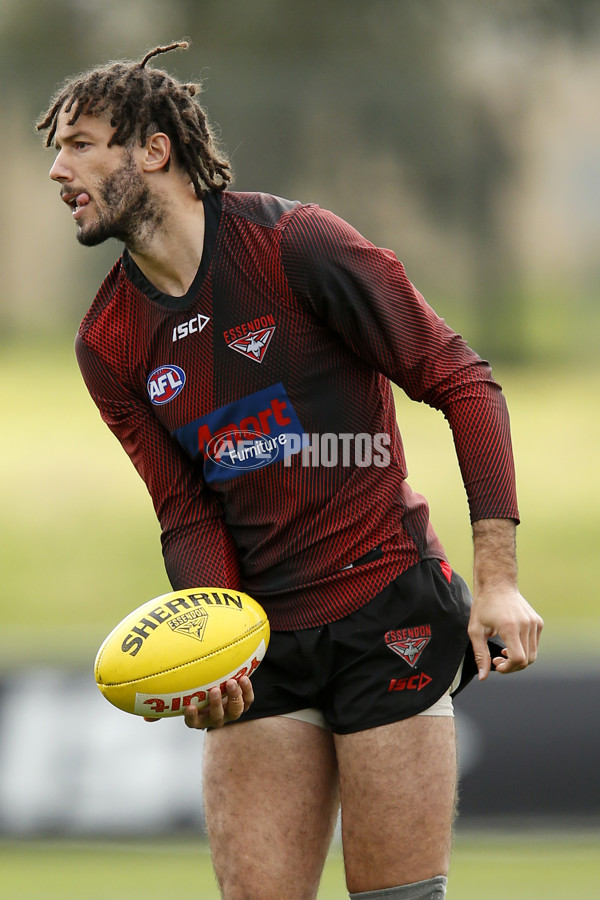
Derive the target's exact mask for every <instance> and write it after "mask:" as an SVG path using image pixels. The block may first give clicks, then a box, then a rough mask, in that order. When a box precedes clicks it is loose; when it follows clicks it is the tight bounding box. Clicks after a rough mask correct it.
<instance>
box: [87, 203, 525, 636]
mask: <svg viewBox="0 0 600 900" xmlns="http://www.w3.org/2000/svg"><path fill="white" fill-rule="evenodd" d="M203 202H204V207H205V213H206V231H205V239H204V250H203V256H202V261H201V264H200V267H199V270H198V273H197V275H196V277H195V279H194V282H193V284H192V285H191V287H190V289H189V291H188V292H187V294H186V295H185V296H183V297H170V296H167V295H165V294H162V293H161V292H160V291H158V290H157V289H156V288H155V287H153V286H152V285H151V284H150V283H149V282H148V281H147V279H146V278H145V276H144V275H143V274H142V272H141V271H140V270H139V269H138V267H137V266H136V265H135V263H134V262H133V260H132V258H131V257H130V255H129V254H128V252H127V251H125V252H124V254H123V256H122V257H121V259H119V260H118V261H117V263H116V264H115V266H114V267H113V269H112V271H111V272H110V274H109V275H108V276H107V278H106V279H105V281H104V282H103V284H102V286H101V287H100V290H99V291H98V294H97V296H96V298H95V300H94V303H93V304H92V306H91V308H90V310H89V311H88V313H87V315H86V316H85V318H84V320H83V322H82V324H81V327H80V330H79V333H78V335H77V341H76V350H77V357H78V361H79V364H80V367H81V371H82V373H83V377H84V379H85V381H86V384H87V386H88V389H89V391H90V393H91V395H92V397H93V399H94V401H95V402H96V404H97V406H98V408H99V409H100V413H101V415H102V418H103V420H104V421H105V422H106V424H107V425H108V426H109V427H110V428H111V430H112V431H113V432H114V434H115V435H116V436H117V438H118V439H119V441H120V442H121V444H122V445H123V447H124V449H125V450H126V452H127V453H128V454H129V456H130V458H131V460H132V461H133V463H134V465H135V467H136V468H137V470H138V472H139V474H140V475H141V477H142V478H143V479H144V481H145V483H146V485H147V487H148V490H149V491H150V494H151V496H152V499H153V502H154V507H155V509H156V514H157V516H158V519H159V521H160V524H161V528H162V545H163V553H164V558H165V565H166V568H167V572H168V575H169V578H170V580H171V583H172V585H173V588H174V589H176V590H177V589H180V588H189V587H196V586H222V587H229V588H238V589H241V590H244V591H246V592H247V593H249V594H250V595H251V596H254V597H255V598H256V599H257V600H258V601H259V602H260V603H262V604H263V606H264V607H265V609H266V611H267V613H268V615H269V618H270V621H271V626H272V627H273V628H274V629H279V630H289V629H299V628H307V627H312V626H314V625H319V624H324V623H326V622H330V621H333V620H335V619H338V618H341V617H342V616H344V615H346V614H347V613H349V612H351V611H353V610H355V609H357V608H358V607H360V606H362V605H363V604H364V603H366V602H367V601H368V600H370V599H371V598H372V597H374V596H375V595H376V594H377V593H379V592H380V591H381V590H382V589H383V588H384V587H385V586H386V585H387V584H388V583H389V582H390V581H392V580H393V579H394V578H395V577H396V575H397V574H399V573H400V572H401V571H403V570H404V569H406V568H408V567H409V566H411V565H413V564H415V563H416V562H418V561H419V560H421V559H424V558H427V557H434V558H436V557H437V558H440V559H441V558H443V557H444V551H443V549H442V547H441V545H440V543H439V541H438V539H437V537H436V535H435V533H434V531H433V529H432V527H431V525H430V523H429V510H428V506H427V503H426V501H425V499H424V498H423V497H422V496H420V495H419V494H416V493H414V492H413V491H412V490H411V488H410V487H409V485H408V484H407V482H406V464H405V458H404V451H403V447H402V441H401V437H400V433H399V431H398V427H397V424H396V414H395V409H394V403H393V397H392V390H391V386H390V380H391V381H394V382H395V383H396V384H397V385H399V386H400V387H401V388H403V390H404V391H405V392H406V393H407V394H408V396H409V397H411V398H412V399H414V400H417V401H424V402H425V403H428V404H430V405H431V406H434V407H436V408H438V409H440V410H441V411H442V412H443V413H444V415H445V416H446V417H447V419H448V421H449V423H450V427H451V429H452V432H453V436H454V441H455V445H456V450H457V455H458V460H459V464H460V468H461V472H462V477H463V480H464V484H465V488H466V492H467V497H468V501H469V506H470V513H471V519H472V520H476V519H482V518H496V517H498V518H514V519H518V510H517V505H516V494H515V479H514V470H513V460H512V450H511V442H510V432H509V422H508V415H507V411H506V405H505V402H504V398H503V396H502V394H501V391H500V388H499V386H498V385H497V384H496V383H495V382H494V380H493V379H492V376H491V372H490V368H489V366H488V364H487V363H486V362H484V361H482V360H481V359H480V358H479V357H478V356H477V354H475V353H474V352H473V351H472V350H471V349H470V348H469V347H468V346H467V344H466V343H465V341H464V340H463V339H462V338H461V337H460V336H459V335H457V334H455V333H454V332H453V331H452V330H451V329H450V328H448V326H447V325H446V324H445V322H444V321H443V320H442V319H440V318H439V317H438V316H437V315H436V314H435V313H434V312H433V310H432V309H431V308H430V307H429V306H428V305H427V304H426V302H425V301H424V299H423V297H422V296H421V295H420V294H419V293H418V291H417V290H416V289H415V288H414V287H413V285H412V284H411V283H410V281H409V280H408V278H407V277H406V274H405V271H404V268H403V266H402V264H401V263H400V262H399V261H398V260H397V258H396V257H395V256H394V254H393V253H392V252H391V251H389V250H382V249H378V248H376V247H375V246H373V245H372V244H371V243H369V242H368V241H367V240H365V238H363V237H362V236H361V235H360V234H359V233H358V232H357V231H355V230H354V229H353V228H352V227H351V226H350V225H348V224H347V223H346V222H344V221H342V220H341V219H339V218H338V217H337V216H335V215H333V214H332V213H330V212H327V211H325V210H323V209H320V208H319V207H318V206H316V205H313V204H308V205H302V204H300V203H295V202H289V201H286V200H281V199H280V198H277V197H273V196H270V195H267V194H258V193H236V192H225V193H222V194H211V195H208V196H207V197H205V199H204V201H203ZM369 462H370V463H371V464H369ZM336 463H337V464H336ZM355 563H357V564H356V565H354V564H355Z"/></svg>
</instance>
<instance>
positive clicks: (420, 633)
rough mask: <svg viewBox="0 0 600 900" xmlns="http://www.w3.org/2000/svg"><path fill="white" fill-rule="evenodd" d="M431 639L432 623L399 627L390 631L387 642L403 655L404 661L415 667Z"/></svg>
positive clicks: (399, 654) (386, 638)
mask: <svg viewBox="0 0 600 900" xmlns="http://www.w3.org/2000/svg"><path fill="white" fill-rule="evenodd" d="M430 640H431V625H414V626H413V627H412V628H399V629H397V630H395V631H388V632H387V633H386V635H385V642H386V644H387V645H388V647H389V648H390V650H393V651H394V653H397V654H398V656H401V657H402V659H403V660H404V662H407V663H408V665H409V666H410V667H411V668H412V669H414V667H415V666H416V664H417V662H418V661H419V658H420V656H421V654H422V653H423V650H424V649H425V647H426V646H427V644H428V643H429V641H430Z"/></svg>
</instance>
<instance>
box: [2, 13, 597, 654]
mask: <svg viewBox="0 0 600 900" xmlns="http://www.w3.org/2000/svg"><path fill="white" fill-rule="evenodd" d="M182 37H189V38H190V39H191V41H192V46H191V49H190V51H189V52H187V53H179V54H171V55H169V56H166V57H163V58H162V59H161V60H160V63H161V65H164V66H165V68H167V69H169V70H170V71H172V72H174V73H175V74H177V75H178V76H180V77H181V78H184V79H186V80H201V81H202V83H203V86H204V103H205V105H206V107H207V109H208V112H209V115H210V118H211V119H212V121H213V122H214V123H216V124H217V125H218V128H219V132H220V134H221V139H222V142H223V143H224V145H225V147H226V148H227V149H228V151H229V153H230V155H231V157H232V160H233V165H234V170H235V172H236V183H235V188H237V189H239V190H263V191H267V192H272V193H275V194H279V195H281V196H284V197H290V198H293V199H299V200H304V201H316V202H318V203H320V204H321V205H322V206H324V207H328V208H330V209H333V210H334V211H335V212H336V213H338V214H339V215H341V216H342V217H344V218H346V219H347V220H349V221H350V222H351V223H352V224H353V225H355V226H356V227H357V228H358V229H359V230H360V231H361V232H363V234H365V235H366V236H367V237H368V238H370V239H371V240H372V241H373V242H375V243H376V244H379V245H382V246H386V247H390V248H391V249H392V250H394V251H395V252H396V253H397V255H398V256H399V257H400V258H401V259H402V260H403V262H404V263H405V265H406V267H407V271H408V273H409V276H410V277H411V278H412V280H413V281H414V282H415V284H416V285H417V286H418V287H419V289H420V290H421V291H422V292H423V293H424V294H425V296H426V297H427V299H428V300H429V301H430V303H431V304H432V305H433V306H434V307H435V308H436V309H437V310H438V311H439V312H440V313H441V314H442V315H443V316H444V317H445V318H446V319H447V320H448V321H449V323H450V324H451V325H452V327H454V328H455V329H456V330H458V331H460V332H462V333H463V334H464V335H465V336H466V337H467V339H468V340H469V342H470V343H471V345H472V346H473V347H474V348H475V349H476V350H478V351H479V352H480V353H481V354H482V355H483V356H486V357H488V358H490V359H491V360H492V362H493V364H494V367H495V373H496V375H497V376H498V377H499V380H500V381H501V383H502V384H503V386H504V387H505V388H506V389H507V395H508V399H509V405H510V408H511V415H512V419H513V434H514V436H515V449H516V456H517V469H518V473H519V493H520V500H521V511H522V516H523V526H522V527H521V529H520V530H519V542H520V549H521V576H522V584H523V587H524V590H525V593H526V595H527V596H529V598H530V599H531V601H532V603H533V605H534V606H536V607H537V608H539V609H540V612H541V613H542V615H544V616H545V617H546V618H548V619H549V620H550V623H551V624H549V625H547V630H546V634H548V638H550V636H551V634H552V633H554V635H555V643H554V646H555V647H556V648H558V649H557V653H559V654H563V646H564V640H565V635H566V633H567V629H568V628H570V629H571V632H570V633H571V634H572V636H574V641H575V643H574V646H578V647H580V645H581V641H582V639H583V637H582V636H583V635H585V636H586V639H587V642H588V647H589V648H591V649H592V650H593V652H594V653H595V654H596V655H597V636H600V605H599V604H597V602H596V601H597V596H598V591H597V579H596V575H595V572H596V566H597V558H598V543H599V542H600V523H599V520H598V515H597V508H598V504H599V503H600V479H599V476H598V469H599V467H598V443H599V442H600V432H599V424H598V411H597V394H598V387H599V382H600V367H599V366H598V361H599V354H598V333H599V326H600V303H599V302H598V300H599V299H600V259H599V254H598V237H599V236H600V116H599V103H598V100H599V96H598V95H599V88H598V86H599V84H600V52H599V50H600V0H497V2H494V3H481V2H478V0H327V2H325V0H323V2H318V0H288V2H281V0H279V2H277V0H252V2H249V0H229V2H228V3H223V2H219V3H217V2H216V0H168V2H166V0H52V2H44V0H0V79H1V83H2V90H1V92H0V104H1V106H2V122H3V157H2V160H3V178H2V180H1V182H0V205H1V209H2V219H1V225H0V227H1V229H2V232H1V240H0V266H1V271H2V298H1V303H0V350H1V353H0V377H2V378H3V379H4V392H3V403H4V406H3V411H4V413H5V421H6V422H10V428H6V430H5V433H4V438H5V440H4V441H3V442H2V444H0V451H1V454H0V470H1V471H2V474H3V479H2V485H1V488H0V490H1V493H2V497H3V506H2V508H0V532H1V539H0V566H1V567H2V570H3V572H4V575H5V578H4V584H3V593H4V595H5V597H6V598H8V597H10V596H13V595H17V596H22V595H23V594H24V593H26V594H27V596H28V597H29V598H33V599H31V603H34V604H37V605H35V606H34V609H35V613H36V615H35V624H36V627H35V629H33V630H32V629H31V628H30V627H29V625H28V622H26V621H25V619H26V617H27V616H29V618H31V615H32V613H31V607H30V608H29V611H28V612H27V613H25V612H21V611H20V610H19V607H18V606H17V605H15V604H11V603H8V602H6V603H5V604H4V605H5V606H6V609H7V611H9V613H8V616H9V620H8V624H12V625H14V626H15V628H16V629H17V631H10V630H9V629H8V630H6V629H5V637H4V638H2V636H1V635H0V663H1V661H2V659H6V660H9V659H16V658H18V659H23V658H25V656H29V657H32V658H37V657H38V655H39V653H43V652H44V650H45V648H48V647H54V648H55V649H56V644H55V643H53V641H52V639H50V638H48V639H47V638H46V637H45V634H50V631H47V632H44V629H45V628H48V629H50V630H51V629H52V628H55V629H56V628H58V627H59V626H60V623H61V622H62V621H67V620H68V621H69V622H71V623H73V622H75V623H79V625H81V627H82V628H87V629H88V632H87V637H86V641H85V645H84V644H83V643H82V641H80V640H79V638H77V639H73V640H71V638H70V637H69V638H68V639H67V638H65V642H66V643H68V644H69V650H68V652H69V653H72V652H74V650H73V648H78V653H79V656H80V658H83V659H85V660H86V664H88V663H89V656H90V653H91V652H92V650H93V648H94V646H97V644H98V642H99V640H100V639H101V638H102V637H103V632H104V629H105V628H106V627H108V626H110V627H112V625H113V624H114V622H115V621H117V620H118V618H120V617H121V616H122V615H124V614H125V612H127V611H128V610H129V609H130V608H133V607H134V606H137V605H139V604H140V603H141V602H143V601H144V600H146V599H148V597H150V596H156V595H157V594H158V593H160V592H161V591H162V590H167V589H168V587H167V584H166V579H165V575H164V571H163V568H162V561H161V558H160V552H159V550H158V535H157V533H156V524H155V522H154V517H153V515H152V512H151V507H150V503H149V499H148V497H147V495H146V493H145V490H144V488H143V485H142V484H141V482H139V483H138V481H139V480H136V479H135V477H134V476H133V475H132V473H131V471H130V465H129V462H128V461H127V460H126V458H125V455H124V454H123V453H122V451H121V450H120V449H119V448H118V446H117V445H116V442H114V440H113V438H112V437H111V436H110V435H109V434H108V432H107V430H106V429H104V428H103V427H102V426H101V425H100V423H99V422H98V420H97V414H96V410H95V409H94V408H93V405H92V403H91V401H90V400H89V397H88V396H87V394H86V393H85V390H84V388H83V386H82V384H81V380H80V378H79V376H78V373H77V371H76V364H75V362H74V359H73V354H72V349H71V346H69V345H70V344H71V342H72V338H73V335H74V333H75V330H76V328H77V325H78V323H79V321H80V319H81V317H82V316H83V314H84V313H85V311H86V309H87V308H88V306H89V304H90V302H91V300H92V298H93V296H94V293H95V291H96V289H97V286H98V284H99V283H100V281H101V279H102V278H103V276H104V275H105V273H106V272H107V270H108V269H109V268H110V266H111V265H112V263H113V261H114V260H115V258H116V257H117V256H118V255H119V253H120V247H119V246H118V245H117V244H116V243H114V242H109V243H108V244H106V245H104V246H102V247H101V248H96V249H94V250H89V249H88V248H83V247H80V246H79V245H78V244H77V242H76V240H75V238H74V226H73V223H72V221H71V217H70V215H69V213H68V211H67V210H66V208H65V207H64V206H63V204H62V203H60V202H59V199H58V189H57V186H56V185H54V184H52V183H51V182H50V181H49V180H48V177H47V173H48V169H49V168H50V165H51V161H52V159H53V152H52V151H49V150H44V148H43V147H42V142H41V140H40V138H39V135H37V134H36V132H35V128H34V123H35V120H36V119H37V117H38V115H39V114H40V113H41V112H43V111H44V110H45V109H46V108H47V105H48V102H49V99H50V97H51V95H52V94H53V92H54V89H55V87H56V86H57V85H58V84H59V83H60V82H61V81H62V80H63V78H65V77H66V76H68V75H71V74H73V73H75V72H78V71H81V70H83V69H86V68H88V67H91V66H94V65H97V64H101V63H103V62H105V61H107V60H109V59H116V58H123V57H126V58H133V59H139V58H141V56H142V55H143V54H144V53H145V51H146V50H148V49H150V48H151V47H154V46H156V45H158V44H165V43H168V42H170V41H172V40H177V39H180V38H182ZM399 402H401V401H400V400H399ZM407 406H408V407H414V406H415V405H414V404H407ZM399 409H400V408H399ZM426 412H430V411H429V410H427V411H426ZM399 414H400V417H401V427H402V430H403V432H404V434H405V437H406V438H407V448H408V455H409V466H410V480H411V482H412V483H413V484H414V486H415V487H416V488H417V489H419V490H422V491H423V493H425V494H426V495H427V496H428V497H429V499H430V500H432V513H433V514H434V515H433V520H434V523H435V525H436V528H438V530H439V533H440V535H441V536H442V539H443V541H444V543H445V544H446V547H447V549H448V551H449V552H450V551H452V556H451V558H452V559H453V561H454V563H455V565H456V566H457V568H459V569H460V568H462V570H463V571H464V572H465V575H466V576H467V577H468V570H469V567H470V545H469V540H470V539H469V533H468V527H467V518H466V504H465V501H464V494H463V492H462V485H460V483H459V477H458V472H457V467H456V464H455V460H454V457H453V453H452V447H451V441H450V435H449V433H448V429H447V428H446V426H445V423H444V422H443V420H441V417H440V420H441V422H440V424H438V423H437V419H436V421H435V425H434V424H431V422H432V420H431V419H426V418H417V417H418V416H420V415H421V414H420V412H419V408H417V411H416V412H415V411H413V410H410V409H407V408H406V405H405V406H403V407H402V408H401V409H400V412H399ZM452 466H453V467H454V468H452ZM413 476H414V481H413ZM422 485H423V486H422ZM438 524H439V527H438ZM107 560H110V563H109V564H107V562H106V561H107ZM82 585H85V591H86V602H87V607H86V606H84V605H82V604H81V602H80V600H81V597H80V594H81V590H82ZM59 609H60V610H61V613H60V614H59V613H58V612H57V610H59ZM84 609H85V610H87V612H84ZM82 617H84V618H86V623H84V622H82V621H81V619H82ZM582 622H585V623H586V625H585V627H582V625H581V623H582ZM5 624H7V623H6V622H5ZM79 625H77V626H74V627H79ZM592 626H593V627H592ZM19 628H20V629H21V631H20V632H19V631H18V629H19ZM17 632H18V633H17ZM36 636H37V638H36ZM34 638H35V640H34ZM36 640H37V643H36ZM546 641H547V644H546V645H547V646H548V645H549V643H548V639H546ZM563 655H564V654H563ZM570 658H571V657H570Z"/></svg>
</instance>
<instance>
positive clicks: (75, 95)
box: [36, 41, 233, 198]
mask: <svg viewBox="0 0 600 900" xmlns="http://www.w3.org/2000/svg"><path fill="white" fill-rule="evenodd" d="M188 47H189V43H188V42H187V41H178V42H177V43H174V44H169V45H168V46H167V47H155V49H154V50H150V51H149V52H148V53H147V54H146V55H145V56H144V58H143V59H142V60H141V61H140V62H129V61H125V62H121V61H119V62H113V63H108V64H107V65H106V66H102V67H100V68H97V69H92V70H90V71H88V72H84V73H83V74H82V75H77V76H75V77H74V78H69V79H67V80H66V81H65V82H64V83H63V85H61V87H60V88H59V89H58V91H57V93H56V94H55V96H54V98H53V100H52V103H51V105H50V107H49V109H48V111H47V112H46V113H45V114H44V115H43V116H42V117H40V119H39V121H38V122H37V124H36V127H37V129H38V131H47V135H46V140H45V145H46V147H50V146H51V145H52V142H53V140H54V136H55V134H56V127H57V123H58V114H59V113H60V111H61V110H62V109H63V108H64V111H65V113H71V117H70V119H69V125H74V124H75V122H76V121H77V119H78V118H79V116H81V115H82V114H83V115H92V116H100V115H102V113H104V112H108V113H109V114H110V117H111V118H110V124H111V127H112V128H114V129H115V133H114V134H113V136H112V137H111V139H110V141H109V143H108V146H109V147H111V146H112V145H113V144H117V145H119V146H124V145H126V144H131V143H132V142H133V141H135V140H136V139H137V140H139V142H140V145H141V146H143V145H144V144H145V142H146V138H147V137H148V135H149V134H154V133H156V132H158V131H161V132H164V133H165V134H167V135H168V136H169V138H170V140H171V145H172V148H173V151H174V155H175V159H176V160H177V162H178V163H179V165H180V166H181V167H182V168H183V169H184V170H185V171H186V172H187V173H188V175H189V177H190V179H191V181H192V184H193V186H194V190H195V192H196V196H197V197H198V198H200V197H202V196H203V195H204V194H205V193H206V192H207V191H222V190H225V188H226V187H227V185H228V184H229V183H230V182H231V181H232V180H233V175H232V171H231V166H230V164H229V160H228V159H227V157H226V156H225V155H224V154H223V153H222V152H221V150H220V148H218V146H217V142H216V140H215V137H214V134H213V132H212V129H211V126H210V124H209V122H208V119H207V115H206V112H205V110H204V109H203V107H202V106H201V105H200V103H199V102H198V100H197V95H199V94H200V93H201V91H202V86H201V85H200V84H183V83H182V82H180V81H178V80H177V79H176V78H174V77H172V76H171V75H169V74H168V73H167V72H163V71H162V70H161V69H148V68H146V64H147V63H148V62H149V61H150V60H151V59H152V58H153V57H155V56H159V55H160V54H162V53H168V52H169V51H171V50H187V49H188ZM168 165H169V163H167V166H166V168H168Z"/></svg>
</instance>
